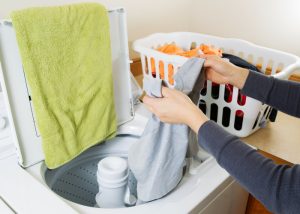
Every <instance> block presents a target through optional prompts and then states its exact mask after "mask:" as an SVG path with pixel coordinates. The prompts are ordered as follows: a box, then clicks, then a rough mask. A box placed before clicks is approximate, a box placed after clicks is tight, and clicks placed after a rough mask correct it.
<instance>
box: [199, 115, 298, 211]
mask: <svg viewBox="0 0 300 214" xmlns="http://www.w3.org/2000/svg"><path fill="white" fill-rule="evenodd" d="M198 140H199V144H200V145H201V146H202V147H203V148H204V149H206V150H207V151H208V152H210V153H211V154H212V155H213V156H214V157H215V158H216V159H217V162H218V163H219V164H220V165H221V166H222V167H223V168H224V169H226V170H227V171H228V172H229V173H230V174H231V175H232V176H233V177H234V178H235V179H236V180H237V181H238V182H239V183H241V184H242V185H243V186H244V187H245V188H246V189H247V190H248V191H249V192H250V193H251V194H253V195H254V196H255V197H256V198H257V199H259V200H260V201H261V202H262V203H263V204H264V205H265V206H266V207H267V208H268V209H270V210H271V211H273V212H276V213H297V212H298V211H299V209H300V203H299V201H300V191H299V188H300V168H299V166H298V165H297V166H295V167H292V168H290V167H288V166H284V165H276V164H274V163H273V162H272V161H271V160H269V159H267V158H265V157H263V156H262V155H260V154H259V153H258V152H257V151H256V150H254V149H252V148H251V147H249V146H247V145H246V144H244V143H243V142H242V141H241V140H239V139H238V138H237V137H235V136H233V135H231V134H229V133H227V132H226V131H224V130H223V129H222V128H221V127H219V126H218V125H217V124H215V123H214V122H212V121H209V122H205V123H204V124H203V125H202V126H201V127H200V129H199V132H198Z"/></svg>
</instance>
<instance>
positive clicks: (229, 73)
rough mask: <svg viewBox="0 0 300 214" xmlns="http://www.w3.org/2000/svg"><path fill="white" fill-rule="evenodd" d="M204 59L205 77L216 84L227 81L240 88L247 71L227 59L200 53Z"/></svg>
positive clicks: (242, 85) (244, 80)
mask: <svg viewBox="0 0 300 214" xmlns="http://www.w3.org/2000/svg"><path fill="white" fill-rule="evenodd" d="M200 57H201V58H204V59H205V63H204V67H205V68H206V78H207V79H208V80H211V81H212V82H215V83H218V84H226V83H229V84H231V85H234V86H235V87H237V88H239V89H242V88H243V87H244V84H245V82H246V79H247V77H248V74H249V71H248V70H247V69H244V68H240V67H238V66H236V65H234V64H232V63H230V62H229V61H227V60H225V59H223V58H221V57H219V56H215V55H205V54H202V55H200Z"/></svg>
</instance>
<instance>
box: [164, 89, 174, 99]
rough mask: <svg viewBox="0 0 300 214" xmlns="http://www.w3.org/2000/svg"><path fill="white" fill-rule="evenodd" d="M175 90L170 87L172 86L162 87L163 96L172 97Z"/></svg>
mask: <svg viewBox="0 0 300 214" xmlns="http://www.w3.org/2000/svg"><path fill="white" fill-rule="evenodd" d="M173 90H174V89H170V88H167V87H162V89H161V93H162V95H163V97H170V96H171V94H172V92H173Z"/></svg>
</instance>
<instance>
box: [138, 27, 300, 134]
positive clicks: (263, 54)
mask: <svg viewBox="0 0 300 214" xmlns="http://www.w3.org/2000/svg"><path fill="white" fill-rule="evenodd" d="M170 43H175V44H176V45H178V46H179V47H181V48H183V49H184V50H190V48H191V47H192V46H193V47H195V46H197V47H198V46H199V45H201V44H207V45H211V46H213V47H216V48H220V49H222V50H223V52H224V53H229V54H233V55H236V56H239V57H241V58H243V59H245V60H247V61H248V62H250V63H251V64H253V65H255V66H257V67H259V68H260V69H261V71H262V72H264V73H266V74H270V75H273V76H274V77H275V78H280V79H288V77H289V76H290V75H291V74H292V73H293V72H294V71H295V70H296V69H299V68H300V61H299V58H298V57H297V56H295V55H292V54H288V53H284V52H281V51H277V50H273V49H269V48H265V47H261V46H257V45H254V44H252V43H249V42H247V41H244V40H240V39H229V38H221V37H215V36H210V35H204V34H199V33H190V32H175V33H157V34H153V35H150V36H148V37H146V38H143V39H139V40H137V41H135V42H134V44H133V49H134V50H135V51H137V52H139V53H140V55H141V62H142V69H143V74H144V75H148V76H150V77H152V78H160V74H159V73H160V70H159V69H160V68H161V67H163V68H164V69H163V72H164V80H165V82H166V83H167V84H168V85H169V87H174V84H176V83H174V84H172V83H170V82H169V78H168V70H169V69H170V67H171V68H172V70H173V72H174V73H176V71H177V70H178V68H179V67H180V66H181V65H183V64H184V63H185V62H186V61H187V60H188V58H186V57H182V56H177V55H168V54H165V53H162V52H159V51H157V50H155V49H156V48H158V47H159V46H162V45H165V44H170ZM153 65H155V68H152V67H151V66H153ZM153 70H154V71H155V72H156V75H152V71H153ZM217 89H218V90H217V93H218V96H212V83H211V82H210V81H207V90H206V92H205V93H201V97H200V100H201V103H202V105H204V109H205V110H206V115H207V116H208V117H209V118H211V119H213V120H215V121H216V122H217V123H218V124H219V125H221V126H222V127H224V128H225V129H226V130H227V131H229V132H230V133H232V134H234V135H236V136H239V137H246V136H248V135H250V134H252V133H253V132H255V131H256V130H258V129H259V128H260V127H262V126H263V125H264V124H265V123H266V121H267V120H268V118H269V115H270V112H271V107H269V106H267V105H265V104H263V103H261V102H260V101H257V100H255V99H253V98H250V97H247V98H246V102H245V103H244V104H241V103H240V102H238V96H239V89H238V88H235V87H234V88H233V93H232V99H231V102H227V101H225V99H224V93H225V85H220V86H218V88H217ZM202 107H203V106H202ZM225 113H226V115H227V116H226V117H224V116H225Z"/></svg>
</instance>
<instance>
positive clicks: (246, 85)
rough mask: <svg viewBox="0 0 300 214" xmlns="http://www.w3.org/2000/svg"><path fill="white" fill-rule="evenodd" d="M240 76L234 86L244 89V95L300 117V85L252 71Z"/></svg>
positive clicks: (235, 80) (234, 81)
mask: <svg viewBox="0 0 300 214" xmlns="http://www.w3.org/2000/svg"><path fill="white" fill-rule="evenodd" d="M243 72H244V73H241V74H238V73H237V75H236V76H237V77H236V78H235V79H233V85H235V86H237V87H238V88H240V89H242V93H243V94H245V95H247V96H249V97H252V98H254V99H257V100H259V101H261V102H263V103H266V104H268V105H270V106H272V107H275V108H277V109H278V110H280V111H282V112H285V113H287V114H290V115H292V116H296V117H300V84H299V83H296V82H291V81H287V80H279V79H276V78H274V77H268V76H265V75H263V74H260V73H257V72H253V71H250V72H248V73H249V74H248V75H245V69H244V71H243Z"/></svg>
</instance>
